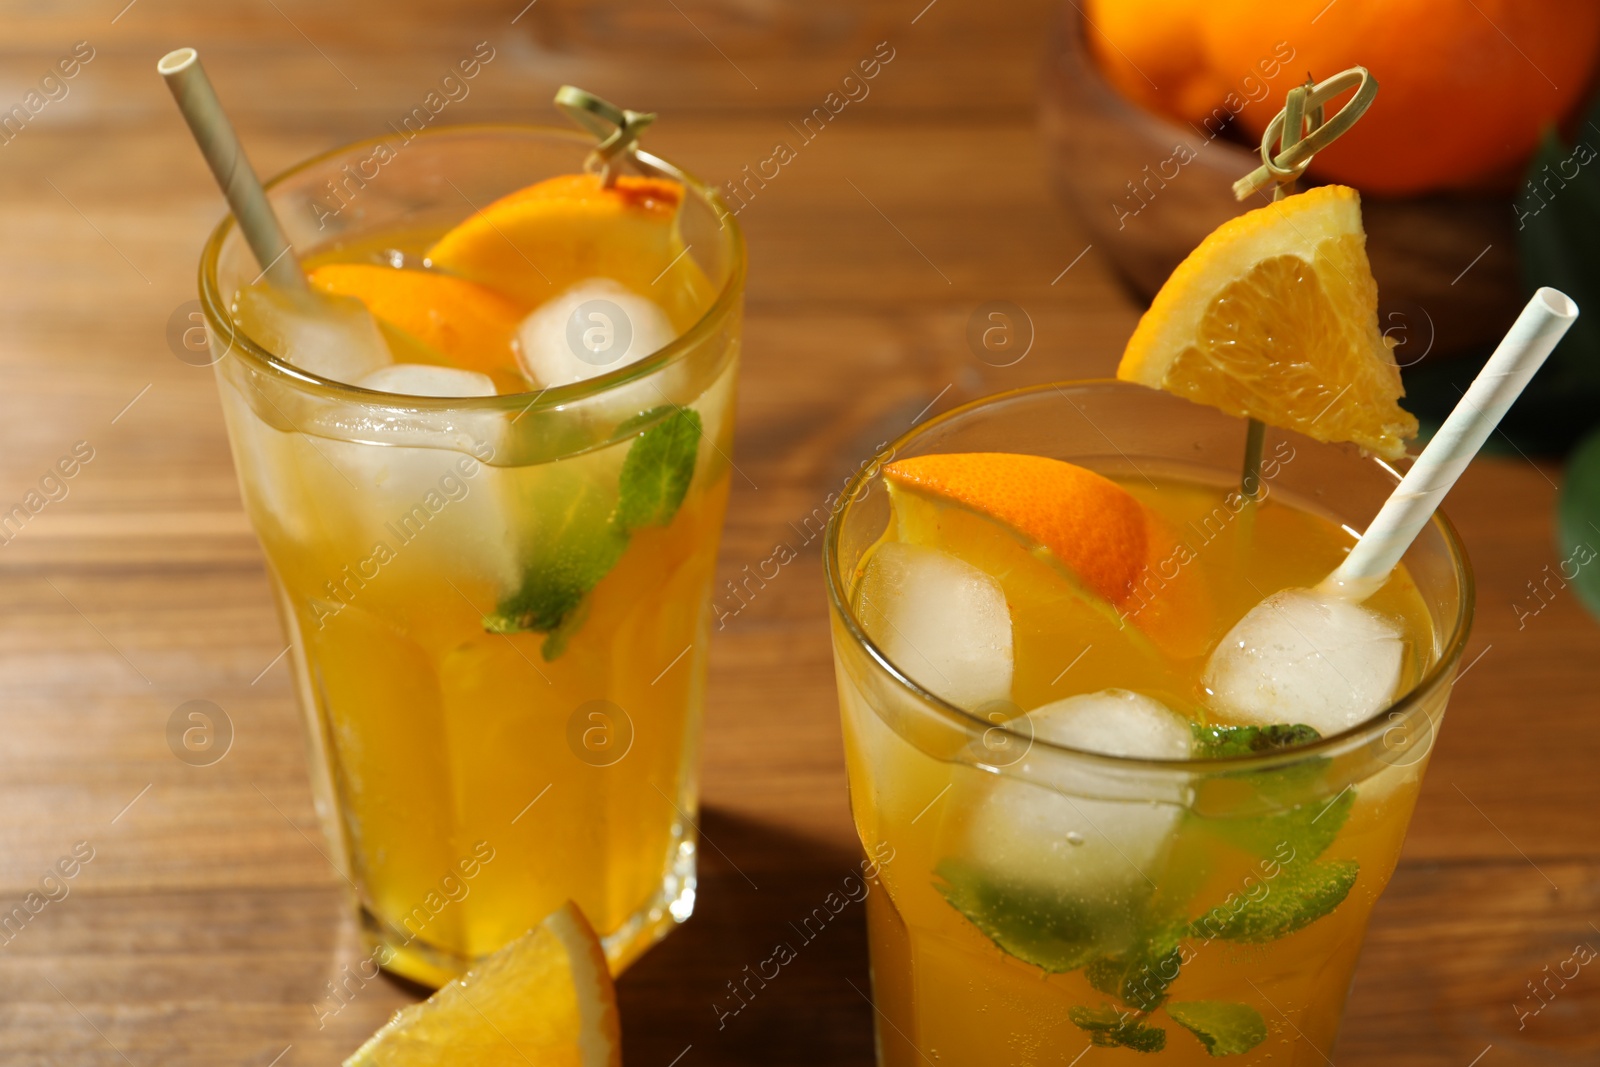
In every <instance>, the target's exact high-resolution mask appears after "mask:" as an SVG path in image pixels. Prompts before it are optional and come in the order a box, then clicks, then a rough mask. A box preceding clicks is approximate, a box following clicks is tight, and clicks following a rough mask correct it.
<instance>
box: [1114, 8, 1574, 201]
mask: <svg viewBox="0 0 1600 1067" xmlns="http://www.w3.org/2000/svg"><path fill="white" fill-rule="evenodd" d="M1085 15H1086V18H1087V21H1088V23H1090V24H1089V25H1086V26H1085V27H1084V36H1085V39H1086V41H1087V43H1088V45H1089V48H1090V51H1091V53H1092V54H1093V56H1094V58H1095V61H1096V64H1097V65H1098V66H1099V67H1100V68H1101V70H1102V71H1103V72H1104V74H1105V76H1106V79H1107V80H1108V81H1109V82H1110V83H1111V84H1112V85H1113V86H1114V87H1116V88H1117V89H1118V91H1120V92H1121V93H1122V94H1123V95H1125V96H1126V97H1127V98H1128V99H1130V100H1133V101H1135V102H1137V103H1139V104H1141V105H1143V106H1145V107H1147V108H1149V109H1151V110H1154V111H1157V112H1159V113H1164V114H1167V115H1170V116H1172V117H1174V118H1177V119H1181V120H1184V121H1185V122H1188V123H1193V124H1195V125H1197V126H1199V127H1201V128H1202V129H1203V130H1204V131H1205V134H1206V136H1215V135H1216V134H1217V133H1218V132H1220V131H1221V129H1222V128H1223V127H1225V126H1232V125H1237V126H1238V131H1237V132H1238V133H1239V134H1240V135H1242V136H1248V138H1249V139H1250V140H1252V141H1255V140H1259V139H1260V137H1261V134H1262V133H1263V131H1264V130H1265V129H1266V127H1267V124H1268V123H1269V122H1271V121H1272V117H1273V116H1274V115H1276V114H1277V113H1278V110H1279V109H1280V108H1281V107H1282V106H1283V97H1284V93H1285V92H1286V91H1287V90H1288V89H1289V88H1290V87H1292V86H1293V85H1294V84H1296V83H1298V82H1300V81H1302V80H1303V79H1304V78H1305V77H1306V75H1307V74H1308V73H1309V74H1311V75H1312V76H1314V77H1315V78H1317V79H1318V80H1321V79H1323V78H1327V77H1329V76H1331V75H1333V74H1336V73H1338V72H1339V71H1341V70H1345V69H1346V68H1348V67H1352V66H1355V65H1357V64H1359V65H1361V66H1364V67H1366V68H1367V69H1368V70H1370V71H1372V73H1373V75H1374V76H1375V77H1376V78H1377V79H1378V81H1379V83H1380V85H1381V86H1382V88H1381V90H1380V91H1379V93H1378V96H1377V99H1376V101H1374V103H1373V104H1372V106H1371V108H1370V109H1369V110H1368V111H1367V113H1366V115H1365V116H1364V117H1363V118H1362V119H1361V121H1360V122H1359V123H1357V124H1356V126H1355V128H1354V129H1353V130H1351V131H1350V132H1348V133H1346V134H1345V135H1344V136H1343V137H1341V138H1340V139H1339V140H1338V141H1337V142H1336V143H1335V144H1333V145H1332V146H1331V147H1329V148H1327V149H1325V150H1324V151H1322V152H1320V153H1318V155H1317V157H1316V160H1315V161H1314V162H1313V163H1312V165H1311V174H1312V175H1314V176H1318V177H1322V178H1324V179H1327V180H1331V181H1338V182H1345V183H1348V184H1350V185H1355V186H1357V187H1359V188H1360V189H1362V190H1363V191H1366V192H1369V193H1383V194H1388V195H1404V194H1411V193H1417V192H1423V191H1426V190H1433V189H1450V188H1461V187H1475V186H1483V185H1494V184H1510V182H1511V181H1513V180H1514V178H1515V174H1516V171H1517V169H1518V168H1519V167H1521V166H1522V165H1523V163H1524V162H1525V161H1526V160H1527V159H1528V158H1529V156H1530V155H1531V154H1532V152H1533V149H1534V147H1535V146H1536V145H1537V143H1538V139H1539V137H1540V136H1541V133H1542V131H1543V130H1544V129H1545V128H1547V127H1548V126H1550V125H1552V124H1555V123H1559V122H1561V121H1562V120H1563V119H1565V118H1566V117H1568V116H1569V115H1570V114H1571V113H1572V111H1573V109H1574V107H1575V106H1576V105H1578V104H1579V103H1580V101H1581V100H1582V99H1583V97H1584V95H1585V92H1586V90H1587V89H1588V88H1589V87H1590V85H1591V84H1592V82H1593V75H1594V71H1595V66H1596V61H1597V59H1600V4H1593V3H1574V2H1572V0H1335V2H1333V3H1329V0H1274V2H1273V3H1262V2H1261V0H1093V2H1090V3H1089V4H1088V5H1087V6H1086V8H1085ZM1235 115H1236V116H1237V117H1236V118H1231V117H1230V116H1235Z"/></svg>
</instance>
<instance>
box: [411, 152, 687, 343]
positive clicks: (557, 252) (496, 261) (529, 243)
mask: <svg viewBox="0 0 1600 1067" xmlns="http://www.w3.org/2000/svg"><path fill="white" fill-rule="evenodd" d="M683 197H684V190H683V186H682V185H680V184H679V183H678V182H675V181H671V180H669V179H666V178H648V177H639V176H635V175H623V176H621V177H619V178H618V179H617V182H616V184H615V185H614V186H612V187H611V188H609V189H608V188H605V187H604V186H603V185H602V184H601V182H600V178H599V176H598V175H594V174H565V175H561V176H559V177H555V178H549V179H547V180H545V181H542V182H539V183H537V184H535V185H530V186H528V187H527V188H526V189H519V190H518V191H517V192H514V193H511V194H510V195H508V196H504V197H501V198H500V199H499V200H496V201H495V202H494V203H492V204H490V205H489V206H488V207H485V208H484V209H483V210H481V211H479V212H477V213H476V214H474V215H472V216H470V217H468V218H467V219H466V221H464V222H462V223H461V224H460V225H458V226H457V227H456V228H455V229H453V230H451V231H450V232H449V233H447V234H445V235H444V236H443V237H441V238H440V239H439V241H438V243H437V244H435V245H434V246H433V247H432V248H431V249H429V251H428V262H429V263H430V264H431V265H432V266H434V267H436V268H438V269H439V270H443V271H447V272H449V273H452V274H457V275H460V276H461V277H463V278H467V279H470V280H473V281H477V282H480V283H482V284H484V285H492V286H493V287H494V288H496V289H498V290H500V291H501V292H503V293H505V294H506V295H508V296H510V297H512V298H513V299H514V300H518V301H521V302H523V303H526V304H527V305H528V306H530V307H531V306H534V305H537V304H541V303H543V302H544V301H546V300H548V299H549V298H550V297H552V296H555V295H556V294H558V293H560V292H563V291H565V290H566V289H568V288H570V287H571V286H573V285H574V284H576V283H577V282H581V281H585V280H587V279H590V278H610V279H612V280H614V281H618V282H621V283H622V284H623V285H626V286H627V287H628V288H630V289H632V290H633V291H634V292H636V293H638V294H639V295H640V296H644V297H648V298H649V299H651V300H653V301H655V302H656V303H657V304H659V305H660V306H661V307H662V309H663V310H665V311H666V313H667V317H668V318H670V319H671V320H672V322H673V325H674V326H676V327H677V328H678V329H680V330H683V329H687V328H688V327H689V326H690V325H692V324H693V322H694V320H695V319H696V318H698V317H699V315H700V313H701V312H702V311H704V309H705V305H706V304H707V303H709V301H710V298H711V295H712V293H711V285H710V282H709V281H707V279H706V276H705V273H704V272H703V271H701V269H700V267H699V265H698V264H697V263H696V262H695V259H694V256H693V255H692V254H688V249H686V248H685V246H684V243H683V239H682V237H681V236H680V235H679V233H678V210H679V207H680V206H681V205H682V202H683Z"/></svg>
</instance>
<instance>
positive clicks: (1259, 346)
mask: <svg viewBox="0 0 1600 1067" xmlns="http://www.w3.org/2000/svg"><path fill="white" fill-rule="evenodd" d="M1391 347H1392V346H1391V345H1390V344H1389V343H1388V341H1387V340H1386V339H1385V338H1384V336H1383V334H1382V333H1381V332H1380V331H1379V329H1378V286H1377V283H1376V282H1374V281H1373V278H1372V268H1371V265H1370V264H1369V263H1368V262H1367V252H1366V233H1365V232H1364V231H1363V230H1362V228H1361V200H1360V197H1359V196H1358V195H1357V194H1356V192H1355V190H1354V189H1348V188H1346V187H1344V186H1340V185H1327V186H1322V187H1319V188H1315V189H1310V190H1308V191H1306V192H1304V193H1299V194H1296V195H1294V196H1290V197H1286V198H1285V199H1283V200H1280V201H1277V202H1274V203H1271V204H1268V205H1266V206H1265V207H1260V208H1256V209H1255V210H1254V211H1249V212H1246V213H1245V214H1243V215H1240V216H1239V217H1238V218H1235V219H1230V220H1229V221H1228V222H1225V223H1223V224H1222V225H1221V226H1219V227H1217V229H1216V230H1215V231H1213V232H1212V233H1211V234H1210V236H1208V237H1207V238H1206V239H1205V240H1204V241H1202V242H1200V245H1199V247H1197V248H1196V249H1195V250H1194V251H1193V252H1191V253H1190V254H1189V257H1188V258H1187V259H1185V260H1184V261H1183V262H1182V263H1181V264H1179V266H1178V269H1177V270H1175V271H1173V272H1172V276H1171V277H1170V278H1168V279H1167V282H1166V284H1165V285H1163V286H1162V287H1161V291H1160V292H1159V293H1157V294H1156V297H1155V300H1154V301H1152V302H1151V304H1150V309H1149V310H1148V311H1146V312H1145V313H1144V317H1143V318H1142V319H1140V320H1139V326H1138V328H1137V329H1135V330H1134V332H1133V337H1132V338H1131V339H1129V341H1128V347H1127V349H1126V350H1125V352H1124V353H1123V356H1122V362H1121V364H1120V365H1119V366H1118V367H1117V377H1118V378H1121V379H1123V380H1124V381H1130V382H1138V383H1140V384H1142V385H1148V386H1150V387H1152V388H1155V389H1164V390H1166V391H1167V392H1169V393H1175V394H1177V395H1178V396H1183V397H1188V398H1189V399H1190V400H1196V401H1199V402H1200V403H1202V404H1210V405H1211V406H1213V407H1217V408H1221V409H1222V410H1223V411H1226V412H1229V413H1230V414H1234V415H1244V416H1248V417H1250V418H1254V419H1259V420H1261V421H1262V422H1265V423H1269V424H1270V425H1273V426H1278V427H1282V428H1284V429H1289V430H1297V431H1299V432H1300V433H1303V434H1305V435H1306V436H1308V437H1311V438H1313V439H1315V440H1318V441H1353V442H1355V443H1356V444H1358V445H1360V446H1361V447H1363V448H1366V449H1370V450H1371V451H1373V452H1376V453H1378V454H1379V455H1381V456H1384V457H1386V458H1388V459H1398V458H1399V457H1401V456H1402V455H1404V454H1405V439H1406V438H1409V437H1412V436H1414V435H1415V434H1416V432H1417V420H1416V418H1415V417H1413V416H1412V415H1410V414H1409V413H1407V412H1406V411H1405V410H1404V409H1402V408H1401V407H1400V404H1399V400H1400V397H1402V396H1404V395H1405V390H1404V389H1403V388H1402V387H1401V384H1400V371H1399V369H1398V368H1397V367H1396V366H1395V362H1394V355H1393V353H1392V351H1391Z"/></svg>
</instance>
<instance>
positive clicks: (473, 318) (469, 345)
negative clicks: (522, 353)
mask: <svg viewBox="0 0 1600 1067" xmlns="http://www.w3.org/2000/svg"><path fill="white" fill-rule="evenodd" d="M309 277H310V280H311V284H312V285H314V286H315V287H316V288H318V289H321V290H322V291H323V292H325V293H338V294H340V295H342V296H353V297H355V298H356V299H358V300H360V301H361V302H362V303H363V304H365V305H367V310H368V311H370V312H372V314H373V315H374V316H376V317H377V318H378V319H379V320H380V321H382V322H386V323H388V324H389V325H391V326H397V327H399V328H400V329H402V330H404V331H406V332H407V333H408V334H410V335H411V336H412V337H414V338H416V339H417V340H418V341H421V342H422V343H423V344H425V345H428V346H429V347H431V348H433V349H436V350H437V351H438V352H439V353H441V354H442V355H444V356H446V357H447V358H448V359H449V360H450V362H451V364H452V365H454V366H458V367H462V368H464V369H466V370H475V371H482V372H483V373H485V374H488V373H492V372H495V371H504V370H507V369H514V368H515V367H516V356H515V354H514V353H513V352H512V349H511V338H512V337H513V336H514V335H515V333H516V330H517V324H518V323H519V322H520V321H521V320H522V316H523V314H524V311H523V309H522V308H520V307H518V306H517V304H515V303H514V302H512V301H511V300H508V299H507V298H506V297H504V296H501V295H500V294H499V293H497V292H495V291H494V290H493V289H489V288H486V287H485V286H482V285H478V284H476V283H475V282H470V281H467V280H466V279H464V278H455V277H451V276H450V275H447V274H438V273H434V272H431V271H421V270H396V269H395V268H393V267H380V266H377V265H374V264H370V263H327V264H324V265H322V266H320V267H318V268H316V269H315V270H313V271H312V272H311V274H310V275H309Z"/></svg>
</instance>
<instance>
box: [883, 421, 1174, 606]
mask: <svg viewBox="0 0 1600 1067" xmlns="http://www.w3.org/2000/svg"><path fill="white" fill-rule="evenodd" d="M883 473H884V477H886V478H888V479H889V480H890V481H892V482H895V483H898V484H900V485H904V486H910V487H912V488H915V489H920V490H922V491H923V492H925V493H932V494H935V495H937V496H942V497H945V498H946V499H948V500H953V501H955V502H957V503H959V504H963V505H965V506H966V507H969V508H971V509H972V510H974V511H981V512H983V513H984V514H985V515H988V516H990V517H991V518H994V519H998V520H999V521H1001V522H1003V523H1005V524H1006V525H1008V526H1011V527H1012V528H1014V529H1016V530H1018V531H1019V532H1021V533H1022V534H1024V535H1026V536H1027V537H1028V538H1029V539H1030V540H1032V541H1034V542H1036V543H1038V544H1040V545H1043V546H1044V547H1045V548H1048V549H1049V550H1050V551H1051V552H1052V553H1053V554H1054V555H1055V557H1056V559H1058V560H1060V561H1061V562H1062V563H1064V564H1065V565H1066V566H1067V567H1068V568H1069V569H1070V570H1071V571H1072V572H1073V573H1074V574H1076V575H1077V576H1078V578H1079V579H1080V580H1081V581H1082V582H1083V584H1084V585H1086V586H1088V587H1089V588H1090V589H1091V590H1093V591H1094V592H1095V593H1096V594H1098V595H1099V596H1100V597H1101V598H1102V599H1104V600H1107V601H1110V602H1111V603H1112V604H1121V603H1122V601H1123V600H1124V599H1125V598H1126V597H1127V596H1128V594H1129V592H1130V591H1131V590H1132V589H1133V585H1134V581H1135V580H1136V579H1137V578H1138V576H1139V571H1140V570H1141V569H1142V568H1143V567H1144V564H1145V557H1146V555H1147V554H1148V545H1149V532H1148V529H1147V521H1146V517H1145V509H1144V505H1143V504H1140V503H1139V501H1137V500H1135V499H1134V498H1133V496H1132V495H1131V494H1129V492H1128V491H1127V490H1126V489H1124V488H1122V486H1120V485H1118V484H1117V483H1116V482H1113V481H1112V480H1111V479H1109V478H1105V477H1102V476H1101V475H1099V474H1096V473H1095V472H1094V471H1091V470H1087V469H1085V468H1083V467H1078V466H1074V465H1073V464H1071V463H1063V462H1062V461H1061V460H1059V459H1048V458H1046V457H1044V456H1029V455H1022V454H1018V453H1011V452H956V453H947V454H943V455H932V456H915V457H913V458H911V459H902V460H898V461H896V462H894V463H891V464H889V465H888V466H887V467H885V468H884V470H883Z"/></svg>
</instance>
